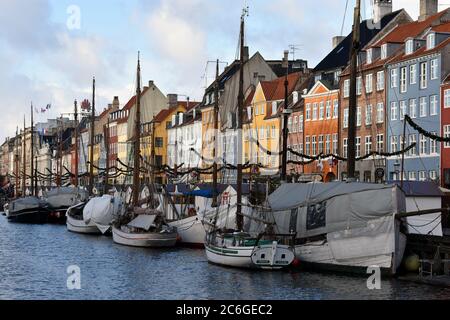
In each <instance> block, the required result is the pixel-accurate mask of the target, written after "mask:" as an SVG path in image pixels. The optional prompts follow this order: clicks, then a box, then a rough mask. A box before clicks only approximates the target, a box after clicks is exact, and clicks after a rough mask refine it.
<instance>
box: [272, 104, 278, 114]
mask: <svg viewBox="0 0 450 320" xmlns="http://www.w3.org/2000/svg"><path fill="white" fill-rule="evenodd" d="M277 106H278V104H277V102H276V101H273V102H272V115H274V114H276V113H277Z"/></svg>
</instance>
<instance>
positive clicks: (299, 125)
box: [298, 115, 303, 132]
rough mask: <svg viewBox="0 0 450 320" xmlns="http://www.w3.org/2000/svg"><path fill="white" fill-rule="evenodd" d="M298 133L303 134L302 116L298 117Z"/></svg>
mask: <svg viewBox="0 0 450 320" xmlns="http://www.w3.org/2000/svg"><path fill="white" fill-rule="evenodd" d="M298 132H303V115H300V116H299V117H298Z"/></svg>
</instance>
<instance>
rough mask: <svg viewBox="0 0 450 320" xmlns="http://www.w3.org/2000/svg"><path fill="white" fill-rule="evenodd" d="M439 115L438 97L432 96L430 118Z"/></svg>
mask: <svg viewBox="0 0 450 320" xmlns="http://www.w3.org/2000/svg"><path fill="white" fill-rule="evenodd" d="M444 105H445V104H444ZM437 114H438V96H437V95H432V96H431V97H430V116H435V115H437Z"/></svg>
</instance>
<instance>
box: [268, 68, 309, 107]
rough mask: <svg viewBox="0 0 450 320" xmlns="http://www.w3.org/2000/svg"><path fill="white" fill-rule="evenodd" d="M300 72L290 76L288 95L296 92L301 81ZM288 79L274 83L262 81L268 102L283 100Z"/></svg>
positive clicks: (277, 80) (279, 79)
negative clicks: (295, 89)
mask: <svg viewBox="0 0 450 320" xmlns="http://www.w3.org/2000/svg"><path fill="white" fill-rule="evenodd" d="M300 74H301V73H300V72H296V73H291V74H290V75H288V82H289V85H288V94H291V93H292V91H294V88H295V86H296V84H297V82H298V80H299V79H300ZM285 79H286V77H281V78H278V79H275V80H272V81H261V87H262V89H263V92H264V96H265V98H266V101H274V100H283V99H284V94H285V92H284V91H285V88H284V81H285Z"/></svg>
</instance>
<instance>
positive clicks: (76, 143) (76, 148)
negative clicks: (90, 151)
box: [74, 100, 78, 188]
mask: <svg viewBox="0 0 450 320" xmlns="http://www.w3.org/2000/svg"><path fill="white" fill-rule="evenodd" d="M74 109H75V110H74V112H75V187H76V188H78V103H77V100H75V102H74Z"/></svg>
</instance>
